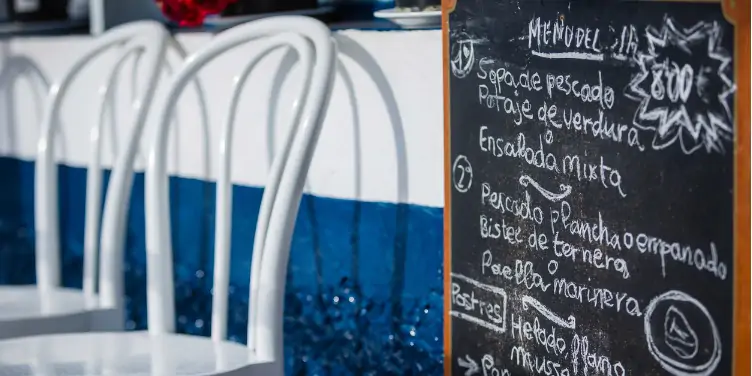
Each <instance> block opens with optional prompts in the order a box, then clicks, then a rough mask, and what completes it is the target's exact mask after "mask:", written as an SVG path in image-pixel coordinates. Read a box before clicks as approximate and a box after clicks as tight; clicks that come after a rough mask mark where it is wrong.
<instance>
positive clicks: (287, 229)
mask: <svg viewBox="0 0 752 376" xmlns="http://www.w3.org/2000/svg"><path fill="white" fill-rule="evenodd" d="M264 37H266V38H264ZM260 38H264V39H262V42H261V43H262V44H261V52H260V54H259V55H258V56H257V57H255V58H253V59H251V60H250V61H249V64H248V66H247V67H246V68H245V70H244V71H243V72H242V73H241V74H240V75H239V76H238V77H237V78H236V83H235V87H234V93H233V96H232V99H231V102H230V112H229V114H228V118H227V119H226V123H225V128H224V130H223V133H222V143H221V145H220V156H221V168H220V176H219V180H218V186H217V201H218V202H217V225H216V227H217V240H216V244H215V255H216V256H215V272H214V277H215V280H214V283H215V285H214V294H213V295H214V308H213V313H212V315H213V317H212V335H213V337H214V339H216V340H222V339H223V337H224V336H225V326H226V324H227V320H226V318H227V314H226V308H227V285H228V282H229V280H228V278H229V245H230V244H229V234H230V210H231V180H230V160H229V158H230V156H231V153H230V148H231V143H230V140H231V134H232V128H233V123H234V112H235V108H236V106H237V102H238V100H239V98H238V96H239V94H240V89H241V88H242V84H243V82H244V81H245V79H246V78H247V75H248V73H249V72H250V70H251V69H253V67H254V66H255V64H256V63H257V62H258V61H259V60H260V59H261V58H262V57H263V56H264V55H266V54H267V53H268V52H270V51H271V50H273V49H275V48H277V47H279V46H282V45H288V46H290V47H292V48H294V49H295V50H297V52H298V55H299V56H300V60H301V61H302V63H303V66H304V69H305V71H304V72H305V73H310V74H308V75H307V77H306V79H305V80H304V83H303V88H302V89H301V93H300V94H299V96H298V97H297V99H298V101H297V103H296V106H295V107H296V108H295V111H294V114H293V117H292V119H291V123H292V124H291V127H290V128H289V130H288V135H287V137H286V139H285V147H284V148H283V149H282V151H281V152H280V155H278V156H277V157H276V158H275V159H274V162H273V163H272V167H271V170H270V173H269V174H270V181H269V183H268V185H267V187H266V189H265V190H264V196H263V198H262V204H261V211H260V213H259V220H258V225H257V228H256V237H255V243H254V251H253V262H252V264H253V266H252V270H253V271H252V274H251V281H250V284H251V286H250V287H251V288H250V290H251V292H250V302H249V303H250V309H249V323H248V326H249V328H248V331H249V337H248V346H249V347H250V349H251V351H253V352H255V353H256V355H257V356H258V357H259V359H272V360H280V359H281V358H282V310H283V298H284V289H285V274H286V271H287V259H288V256H289V248H290V241H291V237H292V231H293V227H294V224H295V218H296V217H297V212H298V207H299V205H300V199H301V197H302V193H303V185H304V183H305V177H306V175H307V172H308V167H309V165H310V160H311V157H312V155H313V151H314V149H315V145H316V142H317V140H318V135H319V133H320V131H321V122H322V118H323V113H324V111H323V109H324V108H326V106H327V105H328V100H329V96H330V91H331V86H332V82H333V78H334V67H335V61H336V57H335V46H334V43H333V40H332V38H331V33H330V31H329V29H328V28H327V27H326V25H324V24H323V23H321V22H319V21H317V20H315V19H312V18H308V17H300V16H281V17H270V18H266V19H262V20H259V21H253V22H249V23H246V24H243V25H240V26H237V27H234V28H232V29H230V30H227V31H225V32H223V33H221V34H219V35H217V36H216V37H215V38H214V39H213V40H212V41H211V42H210V43H209V44H208V45H207V46H205V47H204V48H203V49H201V50H200V51H198V52H196V53H195V54H193V55H192V56H191V58H189V59H188V62H187V63H186V64H185V65H184V66H183V67H182V68H181V69H180V71H179V72H178V73H177V74H176V75H175V77H174V79H173V83H172V85H171V87H170V90H169V94H168V100H167V103H166V104H165V106H164V108H163V110H162V112H161V115H160V120H159V127H158V128H157V130H156V132H157V133H156V135H155V137H154V144H153V145H152V147H151V148H150V151H149V160H148V165H147V170H146V243H147V245H146V247H147V254H148V256H147V262H148V268H147V280H148V293H147V313H148V327H149V331H150V332H151V333H153V334H160V333H168V332H172V331H174V325H175V312H174V309H175V308H174V304H175V303H174V297H173V295H174V294H173V291H174V290H173V289H174V287H173V278H172V239H171V228H170V217H169V213H170V201H169V189H168V176H167V146H168V145H167V135H168V132H169V125H170V118H171V116H172V112H173V110H174V108H175V106H176V103H177V100H178V98H179V94H180V93H181V92H182V90H183V89H184V88H185V86H186V84H187V82H188V80H189V79H190V77H192V76H193V75H194V74H196V72H198V70H199V69H200V68H201V67H203V66H204V65H206V64H207V63H208V62H209V61H211V60H213V59H214V58H215V57H216V56H218V55H219V54H221V53H223V52H225V51H227V50H229V49H231V48H233V47H235V46H238V45H240V44H243V43H245V42H248V41H251V40H256V39H260ZM219 311H222V312H221V313H219ZM277 314H278V315H279V317H277V316H276V315H277ZM215 330H216V332H215Z"/></svg>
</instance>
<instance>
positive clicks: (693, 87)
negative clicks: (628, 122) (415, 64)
mask: <svg viewBox="0 0 752 376" xmlns="http://www.w3.org/2000/svg"><path fill="white" fill-rule="evenodd" d="M645 37H646V39H647V46H648V49H647V52H640V53H638V54H636V56H635V58H634V60H635V63H636V64H637V66H638V67H639V69H640V71H639V72H638V73H637V74H636V75H634V76H633V77H632V80H631V82H630V83H629V85H628V86H627V88H626V90H625V95H626V96H627V97H628V98H630V99H632V100H635V101H638V102H640V105H639V107H638V109H637V112H636V113H635V116H634V119H633V123H634V125H635V126H636V127H637V128H639V129H642V130H646V131H652V132H654V137H653V149H656V150H660V149H664V148H666V147H668V146H671V145H673V144H674V143H675V142H676V141H677V140H678V141H679V144H680V145H681V148H682V150H683V151H684V153H685V154H692V153H694V152H695V151H697V150H700V149H702V148H704V149H705V151H706V152H708V153H711V152H719V153H724V152H725V144H726V143H728V142H731V141H732V139H733V132H734V130H733V116H732V113H731V105H730V101H731V99H732V94H733V93H734V92H735V91H736V85H735V84H734V82H733V80H732V79H731V78H730V77H729V72H730V71H731V55H730V54H729V53H728V51H726V50H725V49H724V48H723V47H722V46H721V42H722V40H723V29H722V27H721V25H719V24H718V23H717V22H698V23H696V24H695V25H694V26H692V27H690V28H681V27H679V26H677V24H676V23H675V22H674V20H673V19H672V18H670V17H665V18H664V23H663V26H662V27H661V29H660V30H658V29H656V28H654V27H653V26H648V27H647V28H646V29H645Z"/></svg>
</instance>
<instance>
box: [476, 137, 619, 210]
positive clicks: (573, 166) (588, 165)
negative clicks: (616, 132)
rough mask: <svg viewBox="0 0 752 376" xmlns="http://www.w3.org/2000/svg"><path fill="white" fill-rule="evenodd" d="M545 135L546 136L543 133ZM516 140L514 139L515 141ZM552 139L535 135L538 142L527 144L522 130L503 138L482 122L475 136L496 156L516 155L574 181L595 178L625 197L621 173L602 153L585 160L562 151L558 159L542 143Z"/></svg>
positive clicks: (514, 156)
mask: <svg viewBox="0 0 752 376" xmlns="http://www.w3.org/2000/svg"><path fill="white" fill-rule="evenodd" d="M547 137H548V136H547ZM515 141H516V142H515ZM551 143H553V139H552V138H551V139H546V140H545V142H544V137H543V136H542V135H538V144H537V145H535V144H533V145H530V146H528V143H527V137H526V136H525V134H524V133H522V132H520V133H518V134H517V137H516V140H512V141H510V140H504V138H502V137H495V136H493V135H491V132H490V131H489V128H488V126H486V125H482V126H481V127H480V133H479V137H478V144H479V146H480V150H481V151H482V152H484V153H489V154H491V155H493V156H494V157H497V158H502V157H511V158H519V159H521V160H523V161H524V162H526V163H527V164H529V165H531V166H534V167H538V168H542V169H546V170H549V171H551V172H554V173H556V174H561V175H564V176H570V177H573V178H576V179H577V181H587V182H599V183H601V184H602V185H603V187H604V188H613V189H616V190H617V192H618V194H619V195H620V196H621V197H627V194H626V193H624V189H623V187H622V179H621V173H620V172H619V170H618V169H616V168H615V167H611V166H610V165H608V164H607V163H606V161H605V159H604V157H602V156H601V157H600V161H599V162H595V163H592V162H589V161H587V160H585V159H584V157H582V158H581V157H580V156H578V155H565V156H564V158H562V159H561V160H560V159H559V158H558V157H557V156H556V155H555V154H553V153H551V152H550V151H546V150H545V147H546V145H550V144H551Z"/></svg>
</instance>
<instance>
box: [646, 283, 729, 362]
mask: <svg viewBox="0 0 752 376" xmlns="http://www.w3.org/2000/svg"><path fill="white" fill-rule="evenodd" d="M644 320H645V337H646V340H647V345H648V351H650V353H651V354H652V355H653V356H654V357H655V359H656V360H657V361H658V363H659V364H660V365H661V367H663V368H664V369H665V370H667V371H669V372H670V373H671V374H673V375H681V376H710V375H713V371H715V368H716V366H718V363H719V362H720V360H721V355H722V348H721V347H722V343H721V338H720V333H719V331H718V327H717V326H716V324H715V319H714V318H713V316H712V315H711V314H710V312H709V311H708V309H707V308H706V307H705V306H704V305H703V304H702V303H700V301H699V300H697V299H695V298H694V297H692V296H690V295H688V294H686V293H684V292H681V291H676V290H673V291H668V292H666V293H663V294H661V295H660V296H657V297H655V298H654V299H653V300H652V301H651V302H650V304H648V307H647V308H646V309H645V312H644Z"/></svg>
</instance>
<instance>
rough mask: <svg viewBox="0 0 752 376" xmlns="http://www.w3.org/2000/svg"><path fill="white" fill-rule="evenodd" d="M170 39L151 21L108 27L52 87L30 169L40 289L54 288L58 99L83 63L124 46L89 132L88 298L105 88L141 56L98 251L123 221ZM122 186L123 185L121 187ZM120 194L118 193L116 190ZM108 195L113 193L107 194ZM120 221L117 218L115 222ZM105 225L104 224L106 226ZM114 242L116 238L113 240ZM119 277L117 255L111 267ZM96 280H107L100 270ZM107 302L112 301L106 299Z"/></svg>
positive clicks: (95, 234)
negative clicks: (141, 78)
mask: <svg viewBox="0 0 752 376" xmlns="http://www.w3.org/2000/svg"><path fill="white" fill-rule="evenodd" d="M168 39H170V36H169V34H168V33H167V30H166V29H165V28H164V27H163V26H162V25H161V24H159V23H156V22H151V21H142V22H133V23H130V24H125V25H121V26H118V27H116V28H113V29H112V30H110V31H108V32H107V33H106V34H104V35H102V36H101V37H98V38H97V39H96V40H95V41H94V42H93V46H92V47H91V48H90V49H89V50H88V51H87V52H86V53H85V54H84V55H83V56H82V57H81V58H79V59H78V60H76V62H75V63H74V64H73V66H72V67H71V68H69V69H68V71H67V72H66V74H65V75H64V76H63V78H62V80H61V81H59V82H57V83H55V84H53V85H52V87H51V88H50V93H49V95H48V98H47V103H46V108H45V113H44V117H43V123H42V129H41V134H40V137H39V141H38V144H37V160H36V167H35V190H34V195H35V198H34V202H35V205H34V206H35V232H36V275H37V285H38V287H39V288H40V289H42V290H45V289H50V288H55V287H58V286H59V285H60V236H59V217H58V215H59V213H58V177H57V169H58V166H57V164H56V163H55V153H54V145H55V141H54V140H55V136H56V134H57V127H58V119H59V115H60V110H61V105H62V103H63V99H64V98H65V95H66V93H67V91H68V89H69V88H70V86H71V84H72V82H73V81H74V80H75V78H76V77H77V76H78V75H79V74H80V73H81V72H82V71H83V69H84V68H85V67H86V66H87V64H88V63H89V62H91V61H92V60H93V59H94V58H95V57H97V56H99V55H100V54H102V53H103V52H104V51H107V50H109V49H110V48H114V47H119V46H123V45H125V48H124V49H123V50H122V53H121V54H120V55H119V57H118V59H117V60H116V64H115V65H114V66H113V70H112V72H111V73H110V76H109V78H108V81H107V83H106V84H105V85H106V86H105V87H103V88H102V89H101V94H102V101H101V102H100V107H99V116H98V120H99V121H98V122H97V123H96V124H94V125H93V127H92V129H91V136H92V137H91V148H92V149H91V159H90V161H89V170H88V174H87V191H86V206H87V208H86V229H85V235H84V237H85V245H84V263H85V266H84V288H85V291H86V292H87V293H89V294H94V290H95V288H96V287H95V278H96V264H97V260H96V258H97V256H96V254H97V248H98V246H99V244H98V241H97V240H98V232H99V214H100V213H99V208H100V205H101V189H102V188H101V181H102V177H101V174H102V171H101V164H100V159H101V158H100V154H101V139H102V137H101V133H102V132H101V131H102V121H101V120H102V118H103V116H104V112H105V110H106V107H107V103H108V98H107V97H108V95H109V94H108V92H109V91H110V90H111V87H110V86H112V83H113V82H114V77H115V76H116V75H117V73H118V72H119V70H120V69H121V67H122V65H123V62H124V61H126V60H127V57H128V56H129V55H130V54H131V53H138V54H143V55H144V56H145V58H144V61H143V63H144V64H145V66H146V67H147V68H146V69H145V74H146V85H145V87H144V88H143V89H142V90H141V92H140V93H139V95H138V96H137V97H136V98H135V100H134V103H133V108H134V110H135V116H134V118H133V124H132V127H131V128H130V130H129V134H128V136H127V137H126V144H125V148H124V150H122V152H121V155H120V156H117V157H116V161H115V166H114V167H113V174H112V177H111V179H110V184H109V188H108V195H107V202H108V203H109V202H113V203H115V204H116V205H109V204H107V205H105V209H104V212H105V213H104V218H103V223H102V225H103V229H102V238H101V239H102V245H101V246H102V247H103V248H107V247H108V246H110V245H111V244H112V243H113V242H116V241H114V239H113V236H112V235H113V234H112V231H108V228H110V229H111V228H112V225H113V223H112V222H113V221H114V222H119V221H124V219H125V217H126V213H127V207H128V200H129V193H130V184H129V183H130V177H131V175H132V173H133V162H134V159H135V155H136V152H137V150H138V141H139V139H140V134H141V131H142V128H143V125H144V123H145V120H146V115H147V113H148V110H149V107H150V105H151V102H152V99H153V96H154V92H155V90H156V85H157V82H158V79H159V73H160V72H159V67H160V65H161V64H162V62H163V60H164V55H165V47H166V46H167V45H168ZM126 185H127V187H125V186H126ZM121 191H122V192H121ZM113 193H116V194H115V195H114V196H116V197H111V196H113ZM121 218H122V220H121ZM108 222H109V224H108ZM118 240H119V239H118ZM114 266H115V267H116V268H117V269H119V270H118V271H117V273H118V275H119V277H120V278H121V279H122V257H121V259H120V260H119V261H116V265H114ZM101 272H102V273H101V274H100V285H101V284H102V279H107V278H112V276H111V273H110V274H108V273H106V272H104V271H101ZM110 300H112V299H110Z"/></svg>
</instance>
